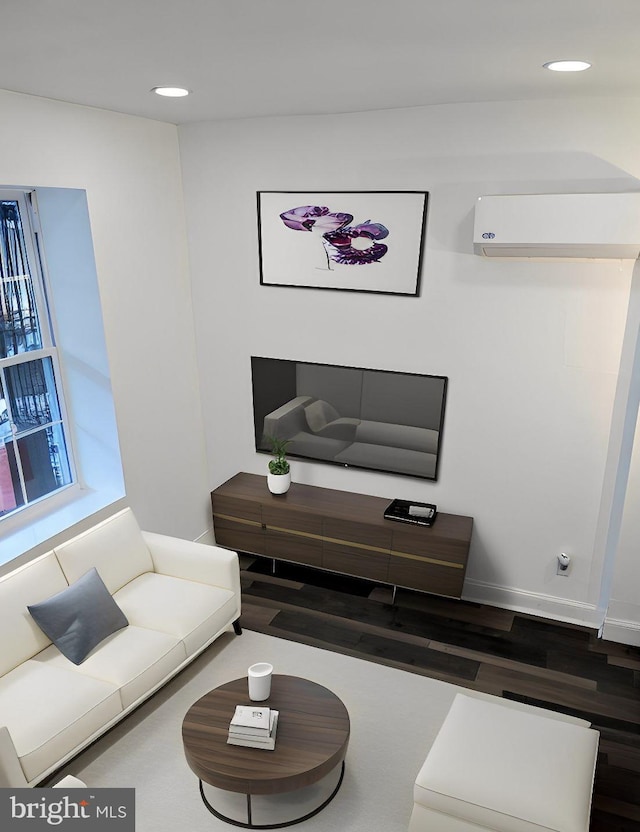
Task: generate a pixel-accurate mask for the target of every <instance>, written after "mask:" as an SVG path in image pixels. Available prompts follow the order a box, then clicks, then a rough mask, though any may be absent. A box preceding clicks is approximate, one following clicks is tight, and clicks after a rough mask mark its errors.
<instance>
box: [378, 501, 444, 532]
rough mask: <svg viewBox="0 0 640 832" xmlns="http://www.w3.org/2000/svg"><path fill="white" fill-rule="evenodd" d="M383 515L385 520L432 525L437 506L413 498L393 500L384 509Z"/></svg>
mask: <svg viewBox="0 0 640 832" xmlns="http://www.w3.org/2000/svg"><path fill="white" fill-rule="evenodd" d="M384 516H385V518H386V519H387V520H399V521H400V522H401V523H415V524H416V525H418V526H432V525H433V524H434V522H435V519H436V517H437V516H438V507H437V506H436V505H434V504H433V503H418V502H416V501H415V500H393V501H392V502H391V503H389V505H388V506H387V507H386V509H385V510H384Z"/></svg>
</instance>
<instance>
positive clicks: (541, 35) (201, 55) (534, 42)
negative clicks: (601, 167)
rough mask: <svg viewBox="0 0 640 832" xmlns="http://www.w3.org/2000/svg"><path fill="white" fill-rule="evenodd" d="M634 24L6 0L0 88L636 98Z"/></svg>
mask: <svg viewBox="0 0 640 832" xmlns="http://www.w3.org/2000/svg"><path fill="white" fill-rule="evenodd" d="M639 34H640V0H533V2H531V0H393V2H388V3H383V2H381V0H378V2H374V0H366V2H365V0H342V2H338V0H316V2H313V0H306V2H302V0H0V88H3V89H7V90H12V91H15V92H21V93H28V94H31V95H38V96H44V97H46V98H54V99H59V100H62V101H68V102H74V103H77V104H84V105H90V106H94V107H99V108H103V109H107V110H115V111H118V112H122V113H128V114H132V115H138V116H144V117H146V118H153V119H159V120H161V121H167V122H173V123H176V124H180V123H187V122H194V121H208V120H211V119H229V118H247V117H255V116H273V115H305V114H323V113H342V112H358V111H364V110H379V109H388V108H395V107H414V106H421V105H427V104H442V103H451V102H481V101H500V100H511V99H534V98H542V99H544V98H546V99H557V98H569V97H575V96H579V97H592V96H604V97H610V96H617V97H619V96H640V48H638V35H639ZM559 58H581V59H586V60H588V61H590V62H591V63H592V64H593V66H592V68H591V69H589V70H587V71H586V72H581V73H557V72H549V71H548V70H544V69H542V64H543V63H544V62H545V61H549V60H554V59H559ZM164 84H170V85H180V86H185V87H187V88H188V89H190V90H191V91H192V94H191V95H190V96H189V97H188V98H183V99H162V98H160V97H158V96H156V95H154V94H153V93H151V92H150V90H151V88H152V87H154V86H158V85H164Z"/></svg>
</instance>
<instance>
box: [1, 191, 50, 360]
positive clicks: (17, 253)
mask: <svg viewBox="0 0 640 832" xmlns="http://www.w3.org/2000/svg"><path fill="white" fill-rule="evenodd" d="M41 346H42V339H41V337H40V326H39V324H38V314H37V310H36V299H35V294H34V290H33V281H32V279H31V270H30V269H29V262H28V259H27V248H26V245H25V238H24V232H23V227H22V221H21V217H20V208H19V205H18V203H17V202H16V201H13V200H0V358H7V357H8V356H11V355H17V354H18V353H22V352H26V351H27V350H32V349H39V348H40V347H41Z"/></svg>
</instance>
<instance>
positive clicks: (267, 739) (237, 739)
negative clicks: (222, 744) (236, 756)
mask: <svg viewBox="0 0 640 832" xmlns="http://www.w3.org/2000/svg"><path fill="white" fill-rule="evenodd" d="M278 716H279V711H275V710H272V711H271V717H270V719H271V730H270V731H269V734H268V735H267V736H260V735H256V734H246V733H241V732H238V731H236V730H234V729H232V728H231V727H229V736H228V737H227V743H228V744H229V745H245V746H247V747H249V748H264V749H266V750H267V751H273V749H274V748H275V745H276V731H277V729H278Z"/></svg>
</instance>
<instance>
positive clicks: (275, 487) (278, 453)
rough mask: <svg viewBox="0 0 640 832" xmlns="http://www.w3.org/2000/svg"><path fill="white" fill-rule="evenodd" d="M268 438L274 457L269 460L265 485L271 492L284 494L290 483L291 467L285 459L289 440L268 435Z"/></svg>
mask: <svg viewBox="0 0 640 832" xmlns="http://www.w3.org/2000/svg"><path fill="white" fill-rule="evenodd" d="M268 439H269V442H270V443H271V453H272V454H273V457H274V458H273V459H272V460H270V461H269V473H268V474H267V485H268V486H269V491H270V492H271V493H272V494H285V493H286V492H287V491H288V490H289V486H290V485H291V469H290V467H289V462H288V460H287V445H288V444H289V442H290V441H291V440H290V439H277V438H276V437H275V436H269V437H268Z"/></svg>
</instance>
